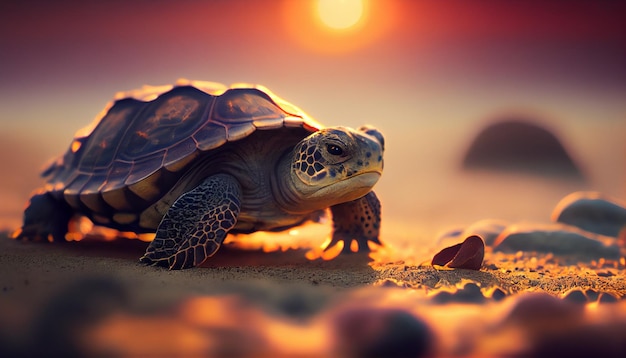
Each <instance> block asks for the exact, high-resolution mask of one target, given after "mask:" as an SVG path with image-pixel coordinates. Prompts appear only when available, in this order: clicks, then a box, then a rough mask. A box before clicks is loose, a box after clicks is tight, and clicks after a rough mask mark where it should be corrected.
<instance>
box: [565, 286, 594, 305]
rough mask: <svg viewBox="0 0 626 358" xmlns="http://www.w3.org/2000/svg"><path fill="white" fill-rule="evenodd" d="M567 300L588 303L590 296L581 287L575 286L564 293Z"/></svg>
mask: <svg viewBox="0 0 626 358" xmlns="http://www.w3.org/2000/svg"><path fill="white" fill-rule="evenodd" d="M562 298H563V299H564V300H565V301H568V302H572V303H579V304H582V303H587V302H588V301H589V298H588V297H587V295H586V294H585V293H584V292H583V291H582V290H581V289H580V288H573V289H571V290H569V291H567V292H565V293H564V294H563V295H562Z"/></svg>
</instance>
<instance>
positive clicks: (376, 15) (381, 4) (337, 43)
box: [283, 0, 396, 54]
mask: <svg viewBox="0 0 626 358" xmlns="http://www.w3.org/2000/svg"><path fill="white" fill-rule="evenodd" d="M283 14H284V16H283V17H284V19H285V22H286V28H287V32H288V34H289V35H290V36H291V37H292V38H293V39H294V40H295V41H296V42H297V43H298V44H299V45H300V46H302V47H305V48H307V49H309V50H311V51H313V52H316V53H325V54H341V53H349V52H353V51H356V50H358V49H361V48H363V47H366V46H369V45H372V44H374V43H375V42H376V41H378V40H380V39H381V38H382V37H383V36H384V35H385V34H387V33H388V32H389V30H391V28H392V25H393V23H394V20H395V15H396V14H395V11H394V4H393V3H392V2H389V1H376V2H373V1H367V0H361V1H358V0H350V1H347V0H346V1H345V2H341V3H337V2H335V1H286V2H285V3H284V7H283Z"/></svg>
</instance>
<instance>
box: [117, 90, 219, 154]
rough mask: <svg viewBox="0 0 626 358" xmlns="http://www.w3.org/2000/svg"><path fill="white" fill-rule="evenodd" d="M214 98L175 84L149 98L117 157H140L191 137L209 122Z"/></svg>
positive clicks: (122, 143)
mask: <svg viewBox="0 0 626 358" xmlns="http://www.w3.org/2000/svg"><path fill="white" fill-rule="evenodd" d="M213 99H214V97H212V96H210V95H209V94H207V93H205V92H202V91H200V90H198V89H196V88H193V87H176V88H174V89H172V90H171V91H169V92H166V93H164V94H162V95H161V96H159V97H158V98H157V99H156V100H154V101H153V102H149V103H148V104H147V105H146V108H145V109H144V110H143V111H142V112H141V113H140V114H139V116H137V118H136V119H135V120H134V121H133V123H132V124H131V125H130V126H129V128H128V130H127V132H126V134H125V136H124V138H123V140H122V141H121V144H120V153H119V154H118V158H120V159H123V160H137V159H138V158H142V157H145V156H148V155H151V154H152V153H156V152H159V151H161V150H163V149H166V148H169V147H171V146H173V145H175V144H177V143H178V142H180V141H183V140H185V139H187V138H189V137H190V136H191V135H192V134H193V133H194V132H195V131H196V130H197V129H198V128H199V127H201V126H202V125H203V124H204V123H205V122H206V112H207V111H208V108H209V106H210V104H211V102H212V101H213Z"/></svg>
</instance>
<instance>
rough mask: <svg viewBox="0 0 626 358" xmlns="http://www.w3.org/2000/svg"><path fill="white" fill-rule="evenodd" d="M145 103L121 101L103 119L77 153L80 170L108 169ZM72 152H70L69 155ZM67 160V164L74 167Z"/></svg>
mask: <svg viewBox="0 0 626 358" xmlns="http://www.w3.org/2000/svg"><path fill="white" fill-rule="evenodd" d="M142 104H143V102H140V101H137V100H135V99H132V98H127V99H123V100H119V101H117V102H116V103H115V105H113V107H111V109H109V111H108V112H107V114H106V115H105V116H104V117H102V119H101V120H100V122H99V123H98V125H97V127H96V128H95V129H94V131H93V133H92V134H91V136H89V137H88V138H87V140H86V141H85V143H84V144H83V145H82V146H81V147H80V148H79V149H78V151H77V152H76V153H75V154H76V155H78V156H80V164H79V165H78V168H79V169H80V170H82V171H84V172H90V171H93V170H94V169H95V168H105V167H108V166H109V165H110V164H111V162H112V161H113V160H114V159H115V156H116V153H117V148H118V147H119V144H120V140H121V138H122V136H123V135H124V133H125V132H126V129H127V128H128V126H129V125H131V124H132V121H133V119H134V118H135V115H136V114H137V112H139V110H140V109H141V108H142ZM70 152H71V150H70V151H68V155H66V157H68V156H69V153H70ZM68 159H70V158H66V160H65V164H66V165H72V163H71V162H69V161H68Z"/></svg>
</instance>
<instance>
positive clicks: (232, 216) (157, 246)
mask: <svg viewBox="0 0 626 358" xmlns="http://www.w3.org/2000/svg"><path fill="white" fill-rule="evenodd" d="M240 201H241V186H240V185H239V182H237V180H235V178H233V177H232V176H229V175H225V174H219V175H215V176H212V177H209V178H207V179H205V180H204V181H203V182H202V183H201V184H200V185H198V186H197V187H196V188H194V189H193V190H191V191H189V192H187V193H185V194H183V195H181V196H180V197H179V198H178V199H177V200H176V201H175V202H174V204H173V205H172V206H171V207H170V209H169V210H168V211H167V213H166V214H165V216H164V217H163V219H162V220H161V223H160V224H159V227H158V228H157V232H156V236H155V238H154V240H153V241H152V242H151V243H150V246H148V249H147V250H146V253H145V255H143V256H142V257H141V259H140V260H139V261H140V262H142V263H144V264H147V265H158V266H165V267H168V268H169V269H171V270H178V269H185V268H191V267H194V266H198V265H200V264H201V263H202V262H204V260H206V259H207V258H208V257H210V256H212V255H213V254H215V253H216V252H217V250H218V249H219V248H220V245H221V244H222V242H223V241H224V239H225V238H226V234H228V231H229V230H230V229H232V228H233V227H234V226H235V224H236V223H237V216H238V215H239V211H240V208H241V205H240Z"/></svg>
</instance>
